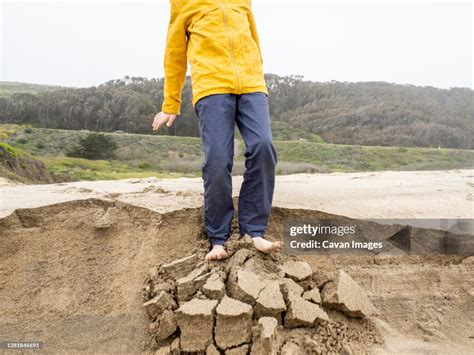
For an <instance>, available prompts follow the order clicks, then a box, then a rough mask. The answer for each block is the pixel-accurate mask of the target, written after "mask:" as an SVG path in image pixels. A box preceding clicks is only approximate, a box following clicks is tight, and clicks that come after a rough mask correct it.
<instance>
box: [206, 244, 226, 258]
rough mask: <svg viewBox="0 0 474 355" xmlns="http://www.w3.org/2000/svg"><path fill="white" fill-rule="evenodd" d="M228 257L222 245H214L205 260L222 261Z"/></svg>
mask: <svg viewBox="0 0 474 355" xmlns="http://www.w3.org/2000/svg"><path fill="white" fill-rule="evenodd" d="M228 256H229V254H227V252H226V251H225V249H224V246H223V245H218V244H214V245H213V246H212V250H211V251H210V252H209V253H207V255H206V260H222V259H225V258H227V257H228Z"/></svg>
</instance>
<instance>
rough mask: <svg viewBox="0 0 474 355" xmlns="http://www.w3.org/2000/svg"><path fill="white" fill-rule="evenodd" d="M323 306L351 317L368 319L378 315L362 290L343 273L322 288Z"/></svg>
mask: <svg viewBox="0 0 474 355" xmlns="http://www.w3.org/2000/svg"><path fill="white" fill-rule="evenodd" d="M322 299H323V305H325V306H329V307H332V308H335V309H338V310H340V311H342V312H344V313H345V314H347V315H348V316H351V317H369V316H372V315H376V314H378V310H377V309H376V308H375V307H374V305H373V304H372V302H370V300H369V298H368V297H367V294H366V293H365V291H364V289H363V288H362V287H360V286H359V284H357V282H355V281H354V280H353V279H352V277H350V276H349V275H348V274H347V273H345V272H344V271H342V270H341V271H339V274H338V275H337V278H336V280H335V281H332V282H329V283H328V284H327V285H326V286H324V289H323V292H322Z"/></svg>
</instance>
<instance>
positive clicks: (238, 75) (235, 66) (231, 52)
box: [221, 3, 242, 94]
mask: <svg viewBox="0 0 474 355" xmlns="http://www.w3.org/2000/svg"><path fill="white" fill-rule="evenodd" d="M221 7H222V12H223V13H224V27H225V30H226V32H227V35H228V36H229V44H230V56H231V60H232V65H233V66H234V69H235V72H236V73H237V78H238V80H239V94H241V91H242V84H241V81H240V72H239V68H238V67H237V65H236V64H235V59H234V50H233V47H232V35H231V33H230V31H229V29H228V28H227V16H226V13H225V8H224V4H223V3H221Z"/></svg>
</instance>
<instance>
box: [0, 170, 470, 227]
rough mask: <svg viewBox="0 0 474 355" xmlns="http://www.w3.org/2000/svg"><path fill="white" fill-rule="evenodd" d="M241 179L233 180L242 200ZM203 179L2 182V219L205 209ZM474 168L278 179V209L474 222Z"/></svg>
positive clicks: (276, 190)
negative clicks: (82, 207) (21, 214)
mask: <svg viewBox="0 0 474 355" xmlns="http://www.w3.org/2000/svg"><path fill="white" fill-rule="evenodd" d="M241 183H242V178H241V177H234V179H233V186H234V188H233V194H234V196H237V195H238V193H239V189H240V185H241ZM202 192H203V184H202V179H200V178H180V179H161V180H159V179H156V178H147V179H127V180H109V181H80V182H73V183H60V184H48V185H9V184H8V183H7V182H5V181H4V180H3V181H2V180H0V217H3V216H6V215H8V214H10V213H11V212H12V211H13V210H14V209H16V208H26V207H39V206H44V205H48V204H51V203H57V202H63V201H71V200H77V199H86V198H91V197H97V198H99V197H100V198H112V199H117V200H120V201H124V202H127V203H130V204H133V205H136V206H141V207H146V208H149V209H151V210H153V211H156V212H160V213H164V212H170V211H175V210H180V209H182V208H183V207H199V206H201V205H202V200H203V197H202ZM473 201H474V170H448V171H413V172H407V171H403V172H394V171H384V172H373V173H350V174H345V173H332V174H296V175H286V176H278V177H277V182H276V187H275V196H274V203H273V205H274V206H277V207H285V208H303V209H311V210H319V211H323V212H327V213H332V214H337V215H344V216H347V217H351V218H451V219H454V218H472V216H474V202H473Z"/></svg>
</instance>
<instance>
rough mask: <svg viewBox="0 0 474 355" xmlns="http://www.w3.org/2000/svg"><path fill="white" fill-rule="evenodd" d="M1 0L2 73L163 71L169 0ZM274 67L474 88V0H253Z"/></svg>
mask: <svg viewBox="0 0 474 355" xmlns="http://www.w3.org/2000/svg"><path fill="white" fill-rule="evenodd" d="M0 1H1V16H0V19H1V24H0V28H1V55H0V60H1V63H0V68H1V72H0V80H8V81H21V82H30V83H40V84H54V85H67V86H91V85H98V84H100V83H103V82H106V81H108V80H111V79H117V78H121V77H123V76H125V75H130V76H144V77H148V78H152V77H162V76H163V54H164V50H165V46H164V42H165V38H166V30H167V26H168V21H169V0H154V1H147V0H142V1H140V0H138V1H134V2H130V1H123V0H122V1H121V2H118V1H105V0H102V1H100V0H96V1H94V2H90V1H80V2H79V1H67V0H63V1H61V2H57V1H56V2H54V1H50V2H44V1H29V2H23V1H6V0H0ZM253 9H254V13H255V17H256V19H257V27H258V31H259V35H260V40H261V44H262V54H263V60H264V64H263V66H264V71H265V72H266V73H275V74H279V75H288V74H298V75H303V77H304V79H307V80H313V81H322V82H324V81H331V80H337V81H351V82H354V81H374V80H377V81H387V82H392V83H400V84H414V85H429V86H435V87H440V88H449V87H470V88H472V70H473V69H472V59H473V58H472V57H473V54H472V49H473V48H472V17H473V9H472V3H471V1H464V2H429V1H414V0H412V1H398V2H389V1H383V0H378V1H376V2H361V1H350V0H346V1H344V2H340V1H337V0H332V1H330V2H329V1H327V0H326V1H324V2H323V1H318V0H313V1H297V0H285V1H284V0H279V1H275V0H274V1H268V0H253Z"/></svg>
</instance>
